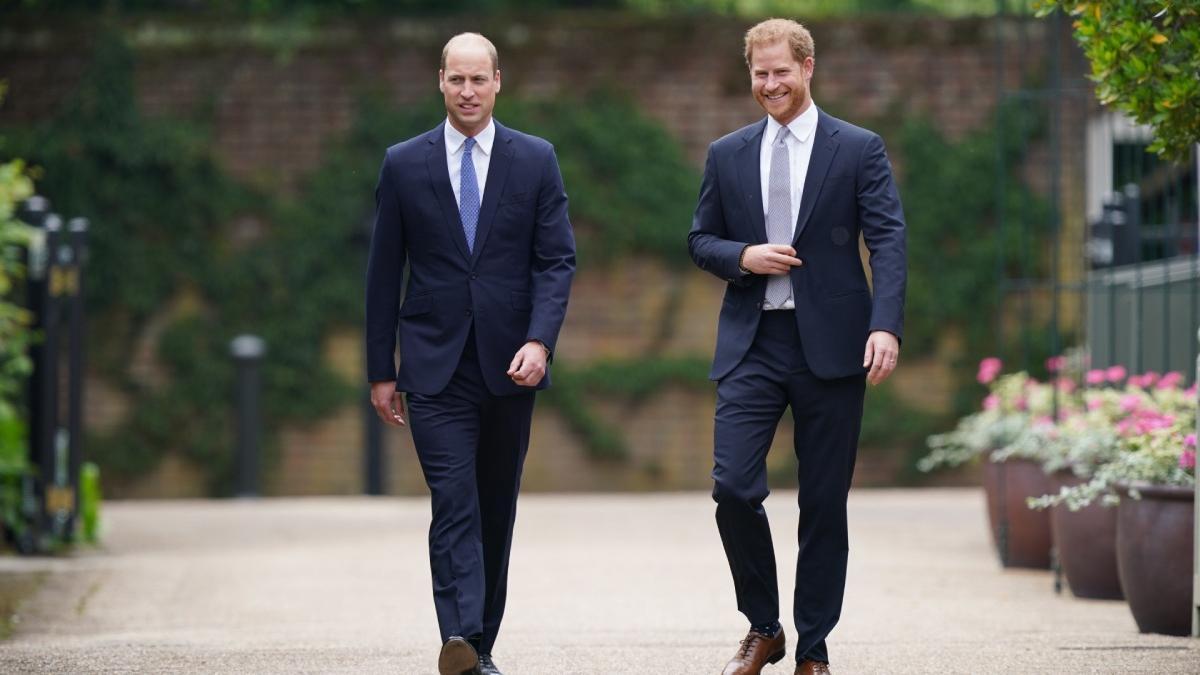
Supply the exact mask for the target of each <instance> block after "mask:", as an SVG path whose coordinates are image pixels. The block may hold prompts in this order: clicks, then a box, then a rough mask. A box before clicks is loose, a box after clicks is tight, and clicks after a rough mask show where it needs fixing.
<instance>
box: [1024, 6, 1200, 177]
mask: <svg viewBox="0 0 1200 675" xmlns="http://www.w3.org/2000/svg"><path fill="white" fill-rule="evenodd" d="M1058 9H1061V10H1063V11H1065V12H1068V13H1069V14H1070V15H1071V16H1073V17H1075V22H1074V27H1075V39H1076V40H1077V41H1078V42H1079V44H1080V46H1082V47H1083V52H1084V54H1085V55H1086V56H1087V59H1088V61H1089V62H1090V63H1091V65H1092V75H1091V78H1092V80H1094V81H1095V82H1096V96H1097V98H1099V99H1100V102H1101V103H1103V104H1105V105H1112V106H1115V107H1116V108H1117V109H1118V110H1120V111H1121V112H1124V113H1125V114H1127V115H1129V116H1130V117H1132V118H1133V119H1134V120H1136V121H1137V122H1139V123H1141V124H1148V125H1150V126H1151V127H1152V128H1153V129H1154V134H1155V138H1154V142H1153V143H1152V144H1151V145H1150V150H1152V151H1154V152H1157V153H1159V154H1160V155H1162V156H1163V157H1166V158H1168V159H1174V160H1184V159H1186V158H1187V157H1189V156H1190V155H1189V153H1190V152H1191V149H1192V146H1193V145H1194V144H1196V143H1198V142H1200V76H1198V75H1197V74H1198V73H1200V5H1198V4H1197V3H1196V2H1195V1H1194V0H1188V1H1185V2H1161V1H1160V0H1154V1H1151V0H1103V1H1102V2H1075V1H1074V0H1072V1H1070V2H1068V1H1067V0H1041V2H1040V3H1039V12H1038V13H1039V15H1041V16H1046V15H1048V14H1050V13H1052V12H1053V11H1055V10H1058Z"/></svg>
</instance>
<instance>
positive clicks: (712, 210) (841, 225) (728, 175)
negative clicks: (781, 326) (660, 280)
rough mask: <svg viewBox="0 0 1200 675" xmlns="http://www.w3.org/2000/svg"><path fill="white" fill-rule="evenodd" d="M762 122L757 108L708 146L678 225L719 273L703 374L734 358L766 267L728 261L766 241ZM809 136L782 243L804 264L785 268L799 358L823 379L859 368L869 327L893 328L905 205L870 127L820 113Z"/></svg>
mask: <svg viewBox="0 0 1200 675" xmlns="http://www.w3.org/2000/svg"><path fill="white" fill-rule="evenodd" d="M766 126H767V120H766V118H763V119H762V120H760V121H759V122H756V123H754V124H751V125H750V126H748V127H745V128H743V129H740V130H738V131H735V132H734V133H732V134H729V135H728V136H725V137H724V138H721V139H719V140H717V141H715V142H714V143H713V144H712V145H710V146H709V148H708V159H707V161H706V163H705V167H704V180H703V182H702V183H701V186H700V201H699V204H698V205H697V207H696V214H695V217H694V219H693V220H692V229H691V232H689V233H688V249H689V251H690V252H691V254H692V259H693V260H695V261H696V264H697V265H698V266H699V267H700V268H701V269H704V270H706V271H708V272H711V273H713V274H715V275H716V276H718V277H720V278H721V279H724V280H725V281H727V282H729V285H728V286H727V288H726V291H725V300H724V304H723V305H722V306H721V318H720V322H719V324H718V326H717V349H716V356H715V358H714V359H713V367H712V372H711V373H710V374H709V375H710V377H711V378H712V379H714V380H719V379H721V378H722V377H724V376H725V375H727V374H728V373H729V371H731V370H733V368H734V367H735V366H736V365H737V364H738V363H739V362H740V361H741V360H742V357H744V356H745V354H746V350H747V349H749V347H750V343H751V342H753V340H754V334H755V332H756V330H757V329H758V320H759V317H760V316H761V314H762V303H763V297H764V294H765V292H766V279H767V277H766V276H763V275H758V274H749V275H745V274H742V272H741V270H740V269H739V268H738V260H739V257H740V256H741V253H742V249H743V248H745V246H746V245H747V244H765V243H767V229H766V220H765V218H764V216H763V213H764V209H763V203H762V187H761V182H760V176H759V174H760V173H761V171H760V168H759V152H760V145H761V142H762V135H763V131H764V129H766ZM812 142H813V143H814V145H813V149H812V157H811V159H810V160H809V165H808V175H807V177H806V179H805V182H804V188H803V192H802V196H801V200H800V215H799V218H798V220H797V223H796V234H795V239H794V241H793V242H792V245H793V247H794V248H795V249H796V256H797V257H798V258H800V259H801V260H802V261H803V262H804V264H803V265H801V266H799V267H793V268H792V270H791V273H790V276H791V281H792V290H793V295H794V298H795V303H796V322H797V327H798V328H799V331H800V341H801V344H802V345H803V347H802V348H803V350H804V356H805V359H806V360H807V361H808V365H809V368H810V369H811V370H812V372H813V374H814V375H816V376H817V377H820V378H822V379H833V378H838V377H846V376H849V375H856V374H861V373H863V372H864V368H863V365H862V361H863V350H864V349H865V347H866V342H867V335H868V334H869V333H870V332H871V331H876V330H884V331H887V332H889V333H892V334H894V335H895V336H896V337H897V338H900V337H902V335H903V329H904V287H905V283H906V271H905V244H904V212H903V211H902V209H901V206H900V198H899V196H898V195H897V193H896V185H895V183H894V182H893V180H892V171H891V165H890V163H889V162H888V159H887V154H886V152H885V151H884V147H883V141H882V140H881V139H880V138H879V136H878V135H876V134H874V133H872V132H870V131H867V130H866V129H861V128H859V127H856V126H854V125H852V124H848V123H846V122H843V121H842V120H839V119H837V118H835V117H831V116H829V115H826V114H825V113H824V112H819V115H818V118H817V130H816V133H815V134H814V135H813V141H812ZM860 232H861V233H862V235H863V239H864V240H865V242H866V245H867V249H868V250H869V251H870V253H871V257H870V265H871V275H872V281H873V286H874V297H872V294H871V291H870V290H869V288H868V286H867V279H866V275H865V274H864V271H863V265H862V260H861V258H860V257H859V251H858V237H859V233H860Z"/></svg>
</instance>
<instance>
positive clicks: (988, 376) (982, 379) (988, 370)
mask: <svg viewBox="0 0 1200 675" xmlns="http://www.w3.org/2000/svg"><path fill="white" fill-rule="evenodd" d="M1003 367H1004V364H1003V362H1001V361H1000V359H998V358H996V357H994V356H989V357H987V358H986V359H984V360H982V361H980V362H979V373H978V374H977V375H975V379H977V380H979V384H987V383H989V382H991V381H992V380H994V379H996V376H997V375H999V374H1000V369H1001V368H1003Z"/></svg>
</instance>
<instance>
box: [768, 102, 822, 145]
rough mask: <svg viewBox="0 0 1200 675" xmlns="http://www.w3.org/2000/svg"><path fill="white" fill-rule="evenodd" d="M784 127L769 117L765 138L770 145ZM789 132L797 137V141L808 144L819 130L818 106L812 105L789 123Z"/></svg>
mask: <svg viewBox="0 0 1200 675" xmlns="http://www.w3.org/2000/svg"><path fill="white" fill-rule="evenodd" d="M782 126H783V125H782V124H780V123H779V122H778V121H777V120H776V119H775V118H774V117H771V116H770V115H767V129H766V134H765V138H766V139H767V142H768V143H773V142H774V141H775V137H776V136H778V135H779V129H780V128H781V127H782ZM787 127H788V131H791V132H792V135H793V136H795V137H796V140H798V141H800V142H801V143H807V142H808V140H809V139H810V138H812V134H813V131H816V129H817V104H816V103H812V104H811V105H809V106H808V110H805V111H804V112H802V113H800V115H799V116H798V117H796V119H794V120H792V121H791V122H788V125H787Z"/></svg>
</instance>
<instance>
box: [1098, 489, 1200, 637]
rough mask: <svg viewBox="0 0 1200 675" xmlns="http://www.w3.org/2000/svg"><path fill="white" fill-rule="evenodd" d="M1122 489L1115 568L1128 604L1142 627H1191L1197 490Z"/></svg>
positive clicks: (1171, 631) (1173, 631) (1169, 630)
mask: <svg viewBox="0 0 1200 675" xmlns="http://www.w3.org/2000/svg"><path fill="white" fill-rule="evenodd" d="M1138 491H1139V492H1140V493H1141V495H1142V498H1141V499H1133V498H1132V497H1130V496H1129V495H1128V492H1127V490H1122V493H1121V505H1120V506H1118V507H1117V569H1118V571H1119V572H1120V575H1121V587H1122V588H1123V589H1124V590H1125V597H1126V598H1127V599H1128V600H1129V609H1130V610H1131V611H1132V612H1133V619H1134V621H1136V622H1137V626H1138V630H1140V631H1141V632H1143V633H1165V634H1167V635H1189V634H1190V633H1191V631H1192V536H1193V532H1194V530H1193V526H1194V523H1195V511H1194V509H1195V491H1194V490H1192V488H1181V487H1162V486H1153V487H1139V488H1138Z"/></svg>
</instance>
